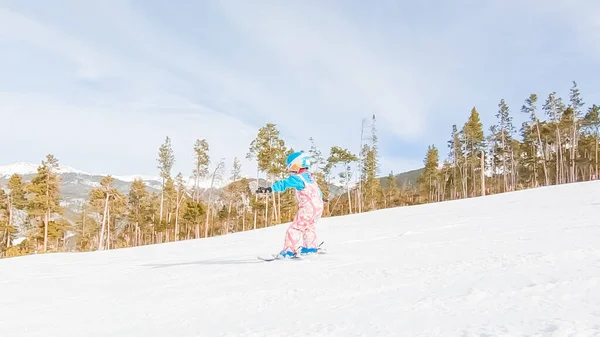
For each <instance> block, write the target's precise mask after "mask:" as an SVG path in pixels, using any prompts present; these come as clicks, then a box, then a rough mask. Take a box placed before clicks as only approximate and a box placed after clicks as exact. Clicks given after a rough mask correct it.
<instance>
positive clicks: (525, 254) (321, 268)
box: [0, 182, 600, 337]
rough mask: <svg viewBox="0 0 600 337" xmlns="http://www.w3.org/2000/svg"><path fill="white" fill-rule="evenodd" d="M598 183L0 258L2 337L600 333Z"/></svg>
mask: <svg viewBox="0 0 600 337" xmlns="http://www.w3.org/2000/svg"><path fill="white" fill-rule="evenodd" d="M599 215H600V182H592V183H579V184H571V185H563V186H558V187H548V188H539V189H533V190H526V191H521V192H515V193H507V194H502V195H494V196H489V197H484V198H474V199H468V200H460V201H452V202H445V203H438V204H430V205H423V206H417V207H406V208H397V209H388V210H382V211H378V212H372V213H364V214H360V215H353V216H346V217H336V218H330V219H324V220H323V221H322V222H321V223H320V224H319V226H318V234H319V238H320V239H321V240H325V245H326V246H327V249H328V251H329V253H328V254H327V255H320V256H316V257H312V258H307V259H303V260H296V261H294V260H291V261H275V262H261V261H259V260H258V259H256V256H257V255H259V254H261V255H262V254H268V253H271V252H276V251H277V250H278V249H279V248H280V247H281V244H282V240H283V233H284V230H285V228H286V226H285V225H284V226H277V227H272V228H268V229H260V230H257V231H251V232H245V233H237V234H231V235H228V236H226V237H216V238H210V239H202V240H195V241H187V242H178V243H169V244H163V245H155V246H146V247H141V248H131V249H122V250H113V251H105V252H93V253H77V254H48V255H38V256H27V257H20V258H13V259H5V260H0V335H2V336H10V337H21V336H23V337H24V336H27V337H35V336H44V337H50V336H61V337H66V336H74V337H75V336H77V337H79V336H90V337H91V336H103V337H104V336H124V337H125V336H126V337H133V336H144V337H154V336H157V337H158V336H160V337H163V336H174V337H186V336H284V337H291V336H323V337H325V336H344V337H347V336H444V337H450V336H457V337H458V336H478V337H479V336H600V223H599V222H600V217H599Z"/></svg>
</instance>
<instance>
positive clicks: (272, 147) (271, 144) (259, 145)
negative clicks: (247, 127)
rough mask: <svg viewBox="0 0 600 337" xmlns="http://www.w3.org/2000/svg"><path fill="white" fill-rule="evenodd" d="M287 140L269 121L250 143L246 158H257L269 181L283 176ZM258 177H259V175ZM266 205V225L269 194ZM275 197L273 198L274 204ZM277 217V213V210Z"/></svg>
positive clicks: (259, 167) (260, 168)
mask: <svg viewBox="0 0 600 337" xmlns="http://www.w3.org/2000/svg"><path fill="white" fill-rule="evenodd" d="M288 153H289V152H288V150H287V149H286V146H285V142H284V141H283V139H281V138H280V132H279V130H278V129H277V127H276V125H275V124H272V123H267V124H266V125H265V126H263V127H261V128H260V129H259V130H258V134H257V135H256V138H255V139H254V140H253V141H252V142H251V143H250V149H249V151H248V154H247V155H246V158H248V159H256V160H257V166H258V169H259V170H260V171H262V172H265V173H266V175H267V183H268V184H269V183H272V182H273V181H274V180H275V178H279V177H281V175H282V174H283V173H284V172H285V158H286V155H287V154H288ZM257 178H258V177H257ZM266 198H267V200H266V205H265V206H266V207H265V226H268V224H269V221H268V219H269V217H268V212H269V211H268V207H269V206H268V202H269V200H268V195H267V197H266ZM274 204H275V199H273V205H274ZM275 217H277V213H276V212H275Z"/></svg>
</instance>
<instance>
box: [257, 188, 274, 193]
mask: <svg viewBox="0 0 600 337" xmlns="http://www.w3.org/2000/svg"><path fill="white" fill-rule="evenodd" d="M272 191H273V190H272V189H271V187H259V188H258V189H257V190H256V193H257V194H258V193H271V192H272Z"/></svg>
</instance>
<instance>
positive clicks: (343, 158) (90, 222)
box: [0, 82, 600, 257]
mask: <svg viewBox="0 0 600 337" xmlns="http://www.w3.org/2000/svg"><path fill="white" fill-rule="evenodd" d="M584 105H585V103H584V102H583V99H582V98H581V95H580V92H579V89H578V87H577V84H576V83H575V82H573V86H572V87H571V89H570V95H569V100H568V103H565V102H564V101H563V99H562V98H561V97H559V96H558V95H557V94H556V92H552V93H550V94H549V95H548V96H547V97H546V98H545V99H544V100H543V103H542V106H541V111H539V108H538V96H537V95H536V94H531V95H530V96H529V97H528V98H527V99H525V100H524V103H523V105H522V107H521V109H520V113H522V114H526V116H527V117H528V118H527V121H525V122H523V123H522V125H521V128H520V131H519V133H517V131H516V128H515V126H514V125H513V122H512V111H511V109H510V108H509V106H508V105H507V103H506V102H505V100H504V99H501V100H500V102H499V104H498V110H497V113H496V118H497V123H496V124H494V125H491V126H490V127H489V129H488V133H487V134H486V133H485V132H484V130H483V124H482V122H481V121H480V116H479V112H478V111H477V109H476V108H475V107H474V108H473V109H472V110H471V114H470V115H469V117H468V119H467V121H466V122H465V123H464V125H463V126H462V128H460V130H459V128H458V126H457V125H453V126H452V129H451V134H450V139H449V141H448V143H447V146H448V147H447V148H448V156H447V157H446V158H445V159H444V160H443V163H442V165H440V155H439V150H438V148H437V147H436V146H435V145H430V146H429V147H428V149H427V152H426V155H425V158H424V167H423V169H422V171H421V172H420V175H419V177H418V181H417V183H416V184H402V185H400V184H399V182H398V179H397V176H396V175H394V173H393V172H390V173H389V174H388V175H387V176H386V177H380V176H379V174H380V164H379V157H380V155H379V149H378V138H377V129H376V118H375V115H373V116H372V117H371V118H370V119H363V121H362V129H361V135H360V140H361V145H360V148H359V151H358V152H356V153H355V152H353V151H351V150H350V149H348V148H344V147H340V146H333V147H331V148H330V149H329V153H328V154H327V155H324V154H323V153H322V152H321V150H320V149H319V148H318V147H317V146H316V145H315V141H314V139H313V138H310V142H311V147H310V149H309V152H310V154H311V155H312V157H313V160H312V161H313V167H312V169H311V171H312V172H313V174H314V176H315V178H316V180H317V182H318V183H319V185H320V187H321V188H322V190H323V193H324V199H326V200H327V201H328V202H327V203H326V209H325V211H324V217H329V216H338V215H345V214H352V213H361V212H367V211H372V210H377V209H383V208H389V207H398V206H408V205H415V204H421V203H427V202H439V201H445V200H452V199H459V198H469V197H475V196H480V195H487V194H494V193H503V192H508V191H515V190H519V189H525V188H532V187H538V186H548V185H554V184H562V183H569V182H576V181H585V180H592V179H596V177H597V176H598V136H599V129H600V118H599V117H600V116H599V113H600V108H599V107H598V106H597V105H592V106H590V107H589V108H587V109H583V106H584ZM543 117H545V118H543ZM193 151H194V152H193V153H194V166H193V167H192V168H191V169H192V170H191V171H192V175H191V179H192V186H190V184H187V183H186V182H185V181H184V178H183V174H182V173H181V172H178V173H177V174H176V175H173V172H172V168H173V165H174V163H175V160H176V158H175V156H174V153H173V149H172V145H171V140H170V138H169V137H166V138H165V141H164V143H162V144H161V146H160V147H159V149H158V155H157V169H158V171H159V173H160V177H161V180H162V181H161V183H162V186H161V189H160V191H159V192H151V191H150V190H149V189H148V187H147V186H146V184H145V183H144V182H143V181H142V180H141V179H136V180H134V181H133V183H132V184H131V186H130V189H129V191H128V193H127V194H123V193H121V192H120V191H119V190H118V189H117V188H115V186H114V184H113V183H114V180H113V178H112V177H111V176H106V177H103V179H102V180H101V181H100V186H99V187H96V188H94V189H92V190H91V191H90V193H89V196H88V200H87V201H86V202H85V204H84V205H83V206H82V207H81V209H80V212H78V213H77V215H76V217H77V218H76V219H73V218H69V217H67V216H66V212H65V207H63V206H62V205H61V197H60V176H59V175H58V174H57V169H58V160H57V159H56V158H55V157H54V156H53V155H52V154H49V155H47V156H46V158H45V159H44V160H43V161H42V163H41V165H40V166H39V167H38V171H37V174H36V175H35V177H34V178H33V179H32V180H31V181H30V182H24V181H23V178H22V177H21V176H20V175H18V174H15V175H13V176H11V177H10V179H9V181H8V183H7V185H6V186H4V188H3V189H0V255H1V256H2V257H10V256H18V255H25V254H32V253H40V252H49V251H91V250H105V249H114V248H122V247H133V246H141V245H148V244H156V243H163V242H173V241H179V240H189V239H198V238H206V237H211V236H216V235H226V234H228V233H231V232H239V231H246V230H251V229H256V228H261V227H268V226H272V225H275V224H280V223H284V222H288V221H291V220H292V219H293V217H294V215H295V213H296V210H297V208H296V203H295V201H294V194H293V193H294V192H293V191H286V192H285V193H281V194H273V195H257V194H255V193H254V192H253V191H254V189H255V188H253V186H254V187H256V186H257V184H262V185H266V184H268V183H271V182H273V181H274V180H276V179H280V178H283V177H284V176H285V175H286V174H287V172H286V171H285V158H286V157H287V155H288V154H290V153H292V152H293V151H294V149H293V148H292V147H288V146H287V145H286V143H285V141H284V140H283V139H282V138H281V135H280V132H279V130H278V129H277V126H276V125H275V124H272V123H267V124H266V125H265V126H263V127H261V128H260V129H259V130H258V133H257V135H256V138H255V139H254V140H252V142H251V143H250V144H249V149H248V152H247V154H246V158H248V159H251V160H254V161H256V164H257V176H256V178H247V177H242V176H241V164H240V161H239V159H238V158H234V159H233V163H232V169H231V171H230V172H226V171H225V162H224V161H223V160H220V161H219V162H217V163H216V165H215V166H214V169H211V170H209V167H210V164H211V157H210V149H209V144H208V142H207V140H206V139H198V140H197V141H196V142H195V144H194V145H193ZM226 174H229V179H230V180H231V183H230V184H228V185H226V186H225V187H224V188H223V189H216V188H213V186H214V182H215V181H218V180H221V179H223V178H224V176H225V175H226ZM261 177H262V178H261ZM259 178H260V179H259ZM207 179H208V181H210V182H211V186H210V187H209V188H200V182H201V181H203V180H207ZM334 190H335V191H334ZM19 211H24V212H25V214H26V219H25V221H24V225H23V226H24V227H25V228H24V232H25V233H26V238H25V239H24V240H23V241H21V242H20V243H19V244H12V242H13V240H14V239H15V236H16V234H17V227H16V225H15V223H16V221H15V214H17V212H19Z"/></svg>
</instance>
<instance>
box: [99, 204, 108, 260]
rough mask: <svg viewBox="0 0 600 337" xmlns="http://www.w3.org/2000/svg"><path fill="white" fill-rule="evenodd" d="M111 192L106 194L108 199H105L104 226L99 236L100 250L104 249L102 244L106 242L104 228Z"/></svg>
mask: <svg viewBox="0 0 600 337" xmlns="http://www.w3.org/2000/svg"><path fill="white" fill-rule="evenodd" d="M109 197H110V194H108V193H107V194H106V199H105V200H104V214H103V215H102V228H101V229H100V237H99V238H98V250H104V246H103V245H102V244H103V242H104V230H105V228H106V214H107V212H108V198H109Z"/></svg>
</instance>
